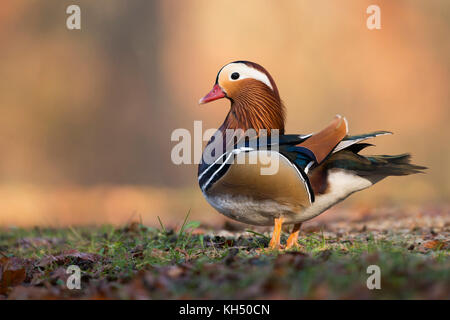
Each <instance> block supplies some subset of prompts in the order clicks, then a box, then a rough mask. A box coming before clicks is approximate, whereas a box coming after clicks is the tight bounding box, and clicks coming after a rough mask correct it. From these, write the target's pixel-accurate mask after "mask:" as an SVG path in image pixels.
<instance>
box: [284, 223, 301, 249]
mask: <svg viewBox="0 0 450 320" xmlns="http://www.w3.org/2000/svg"><path fill="white" fill-rule="evenodd" d="M301 226H302V224H301V223H297V224H295V225H294V228H293V229H292V232H291V234H290V236H289V238H288V239H287V242H286V249H290V248H292V247H295V246H298V242H297V241H298V234H299V232H300V227H301Z"/></svg>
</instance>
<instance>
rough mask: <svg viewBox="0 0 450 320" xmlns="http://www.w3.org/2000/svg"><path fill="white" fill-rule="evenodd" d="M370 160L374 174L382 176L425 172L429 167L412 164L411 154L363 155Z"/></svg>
mask: <svg viewBox="0 0 450 320" xmlns="http://www.w3.org/2000/svg"><path fill="white" fill-rule="evenodd" d="M363 157H365V158H366V159H367V160H369V161H370V163H371V167H372V170H371V171H372V174H377V175H382V176H406V175H409V174H414V173H424V170H425V169H427V167H424V166H418V165H415V164H411V155H410V154H409V153H404V154H400V155H393V156H390V155H372V156H363Z"/></svg>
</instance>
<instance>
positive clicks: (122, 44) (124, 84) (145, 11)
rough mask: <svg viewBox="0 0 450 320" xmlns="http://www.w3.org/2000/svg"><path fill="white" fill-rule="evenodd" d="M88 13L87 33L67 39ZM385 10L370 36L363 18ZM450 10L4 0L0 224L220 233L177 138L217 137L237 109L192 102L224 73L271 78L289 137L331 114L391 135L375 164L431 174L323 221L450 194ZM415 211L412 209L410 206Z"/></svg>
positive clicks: (436, 2)
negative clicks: (402, 159)
mask: <svg viewBox="0 0 450 320" xmlns="http://www.w3.org/2000/svg"><path fill="white" fill-rule="evenodd" d="M71 4H77V5H79V6H80V7H81V28H82V29H81V30H73V31H71V30H68V29H67V28H66V19H67V17H68V15H67V14H66V8H67V6H69V5H71ZM370 4H378V5H379V6H380V8H381V24H382V29H381V30H372V31H371V30H368V29H367V27H366V19H367V17H368V15H367V14H366V8H367V7H368V6H369V5H370ZM449 38H450V2H449V1H445V0H428V1H419V0H403V1H402V0H397V1H361V0H353V1H332V0H324V1H306V0H305V1H282V2H280V1H263V0H249V1H237V0H232V1H211V0H201V1H200V0H192V1H176V0H164V1H148V0H133V1H130V0H96V1H89V0H83V1H80V0H78V1H75V0H73V1H46V0H14V1H12V0H7V1H2V2H1V4H0V152H1V157H0V199H1V200H0V226H34V225H47V226H55V227H57V226H63V225H77V224H100V223H113V224H120V223H124V222H127V221H130V220H133V219H134V220H137V219H140V220H141V221H143V222H144V223H146V224H150V225H154V224H157V223H158V222H157V218H156V217H157V216H160V217H161V219H162V220H163V221H164V222H165V223H167V224H172V223H173V224H177V223H178V222H179V221H180V219H182V218H183V217H184V216H185V215H186V213H187V212H188V211H189V210H190V212H191V218H192V219H196V220H200V221H202V222H204V223H205V224H209V225H215V224H216V225H217V224H218V223H221V222H223V221H224V219H225V218H224V217H222V216H221V215H219V214H218V213H216V212H215V211H214V210H213V209H212V208H210V207H209V206H208V204H207V203H206V201H205V200H204V199H203V197H202V195H201V192H200V190H199V189H198V186H197V179H196V170H197V169H196V166H195V165H182V166H176V165H174V164H172V162H171V160H170V152H171V148H172V147H173V146H174V145H175V143H173V142H171V141H170V136H171V133H172V131H173V130H174V129H177V128H186V129H188V130H190V131H191V132H192V130H193V122H194V120H202V121H203V128H204V129H207V128H217V127H218V126H220V124H221V123H222V121H223V119H224V117H225V115H226V113H227V112H228V108H229V106H228V102H227V101H218V102H215V103H213V104H208V105H206V106H201V107H200V106H198V105H197V101H198V99H199V98H200V97H201V96H203V95H204V94H205V93H207V92H208V91H209V90H210V89H211V87H212V85H213V83H214V80H215V77H216V73H217V71H218V70H219V68H220V67H221V66H223V65H224V64H226V63H228V62H230V61H234V60H242V59H245V60H251V61H255V62H258V63H260V64H262V65H263V66H265V67H266V68H267V69H268V70H269V72H270V73H271V74H272V76H273V77H274V79H275V81H276V82H277V85H278V87H279V90H280V93H281V96H282V99H283V100H284V102H285V105H286V107H287V112H288V118H287V131H288V132H291V133H309V132H313V131H317V130H319V129H321V128H322V127H323V126H324V125H326V124H327V123H328V122H329V121H330V119H331V118H332V117H333V116H334V115H335V114H337V113H339V114H342V115H345V116H346V117H347V119H348V121H349V124H350V131H351V133H353V134H357V133H363V132H369V131H372V130H391V131H393V132H394V133H395V135H393V136H386V137H380V138H377V139H376V141H375V140H374V141H373V142H375V144H377V147H375V148H373V147H372V148H371V149H369V150H368V151H367V153H378V154H398V153H403V152H411V153H412V154H413V161H414V162H415V163H417V164H421V165H426V166H428V167H429V168H430V169H429V170H428V173H427V174H423V175H414V176H408V177H399V178H396V177H393V178H388V179H386V180H384V181H382V182H381V183H379V184H378V185H376V186H375V187H373V188H372V189H370V190H366V191H363V192H361V193H359V194H355V195H353V196H352V197H351V198H350V199H348V200H347V201H346V202H344V203H343V204H342V205H340V206H338V207H337V208H335V209H333V210H331V211H330V212H329V213H326V214H324V215H323V216H325V217H329V216H332V215H333V214H335V215H336V216H338V215H339V214H345V212H350V211H351V212H364V211H365V210H370V208H372V207H375V206H377V207H380V206H388V205H396V206H402V207H404V208H421V209H420V210H432V208H433V207H435V206H440V205H448V203H449V199H450V183H449V181H450V148H449V138H450V129H449V120H450V115H449V109H450V96H449V90H448V89H449V80H450V59H449V58H450V41H449ZM411 210H412V209H411Z"/></svg>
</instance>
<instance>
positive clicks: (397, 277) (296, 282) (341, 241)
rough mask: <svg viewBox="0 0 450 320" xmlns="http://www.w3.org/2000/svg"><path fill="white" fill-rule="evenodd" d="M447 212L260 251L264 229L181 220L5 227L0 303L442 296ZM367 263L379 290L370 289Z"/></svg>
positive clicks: (449, 288)
mask: <svg viewBox="0 0 450 320" xmlns="http://www.w3.org/2000/svg"><path fill="white" fill-rule="evenodd" d="M449 216H450V215H449V210H448V209H442V208H440V209H429V208H428V209H427V210H424V211H423V212H419V213H415V214H413V215H411V214H408V213H405V212H403V211H402V210H397V209H395V210H394V209H392V210H385V211H384V213H383V212H380V210H379V211H377V212H375V213H373V214H368V215H364V216H363V217H359V218H357V219H351V220H350V221H349V220H347V219H340V220H339V219H338V220H334V221H328V222H326V223H314V222H312V223H308V224H305V226H304V228H303V229H302V232H301V236H300V239H299V244H300V246H299V247H298V248H297V249H295V250H291V251H279V252H274V251H269V250H268V249H267V245H268V242H269V235H270V234H269V231H270V230H269V229H257V228H251V230H249V229H246V228H250V227H248V226H244V225H235V224H230V223H227V224H226V225H225V226H223V228H221V229H214V228H209V227H205V226H200V225H199V223H197V222H192V221H191V222H189V220H188V219H186V220H185V221H184V223H183V224H181V223H180V224H181V226H180V227H179V228H176V229H175V230H173V229H167V227H165V226H164V225H163V223H161V225H160V226H159V227H158V228H152V227H147V226H144V225H142V224H141V223H139V222H133V223H130V224H128V225H126V226H123V227H113V226H101V227H90V228H87V227H83V228H81V227H80V228H78V227H77V228H63V229H45V228H34V229H20V228H7V229H3V230H1V231H0V299H54V298H57V299H61V298H62V299H65V298H68V299H73V298H76V299H78V298H83V299H150V298H152V299H190V298H191V299H197V298H202V299H393V298H395V299H410V298H413V299H416V298H425V299H449V298H450V271H449V270H450V255H449V249H450V241H449V240H450V223H449ZM255 230H257V231H255ZM287 235H288V234H287V233H284V234H283V236H282V243H283V242H285V241H286V238H287ZM69 265H77V266H79V267H80V269H81V274H82V276H81V289H80V290H77V289H73V290H70V289H68V288H67V285H66V283H67V279H68V277H69V276H70V274H67V273H66V271H67V268H68V266H69ZM370 265H377V266H378V267H379V268H380V272H381V281H380V286H381V289H373V290H369V289H368V288H367V279H368V277H370V275H371V274H368V273H367V268H368V266H370Z"/></svg>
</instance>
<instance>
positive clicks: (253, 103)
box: [199, 61, 284, 134]
mask: <svg viewBox="0 0 450 320" xmlns="http://www.w3.org/2000/svg"><path fill="white" fill-rule="evenodd" d="M222 98H227V99H229V100H230V102H231V107H230V111H229V113H228V115H227V117H226V119H225V122H224V123H223V125H222V127H221V129H243V130H247V129H255V130H256V132H259V130H260V129H266V130H267V132H268V133H270V130H271V129H278V130H279V132H280V134H283V133H284V106H283V103H282V102H281V99H280V95H279V93H278V89H277V86H276V85H275V82H274V80H273V78H272V77H271V75H270V74H269V73H268V72H267V70H266V69H264V68H263V67H262V66H260V65H259V64H256V63H254V62H250V61H235V62H231V63H229V64H227V65H225V66H224V67H222V69H220V71H219V73H218V74H217V77H216V83H215V84H214V86H213V88H212V90H211V91H210V92H209V93H208V94H207V95H206V96H204V97H203V98H201V99H200V101H199V104H205V103H208V102H211V101H214V100H218V99H222Z"/></svg>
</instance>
